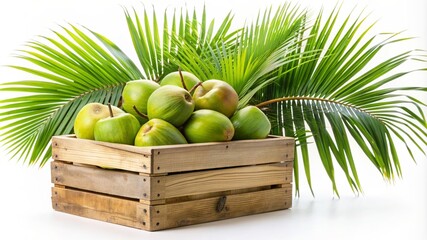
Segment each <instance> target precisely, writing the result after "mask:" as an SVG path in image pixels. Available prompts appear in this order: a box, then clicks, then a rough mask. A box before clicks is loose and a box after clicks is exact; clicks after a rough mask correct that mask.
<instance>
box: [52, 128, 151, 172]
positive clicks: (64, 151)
mask: <svg viewBox="0 0 427 240" xmlns="http://www.w3.org/2000/svg"><path fill="white" fill-rule="evenodd" d="M52 157H53V159H54V160H61V161H66V162H67V161H68V162H74V163H83V164H89V165H94V166H103V167H108V168H116V169H122V170H128V171H134V172H150V171H151V170H150V166H151V152H150V150H149V149H144V148H138V147H135V146H129V145H124V144H115V143H106V142H99V141H92V140H85V139H77V138H75V137H73V136H72V135H71V136H55V137H53V138H52Z"/></svg>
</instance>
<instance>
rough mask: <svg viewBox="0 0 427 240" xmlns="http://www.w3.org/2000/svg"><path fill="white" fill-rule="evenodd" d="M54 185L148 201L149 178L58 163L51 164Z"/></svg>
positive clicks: (130, 173)
mask: <svg viewBox="0 0 427 240" xmlns="http://www.w3.org/2000/svg"><path fill="white" fill-rule="evenodd" d="M51 181H52V183H54V184H59V185H64V186H68V187H73V188H78V189H83V190H89V191H93V192H99V193H105V194H110V195H116V196H122V197H127V198H135V199H140V198H141V199H150V198H151V194H150V193H151V191H150V177H148V176H141V175H139V174H135V173H132V172H125V171H115V170H107V169H102V168H95V167H90V166H85V165H73V164H67V163H63V162H60V161H53V162H52V163H51Z"/></svg>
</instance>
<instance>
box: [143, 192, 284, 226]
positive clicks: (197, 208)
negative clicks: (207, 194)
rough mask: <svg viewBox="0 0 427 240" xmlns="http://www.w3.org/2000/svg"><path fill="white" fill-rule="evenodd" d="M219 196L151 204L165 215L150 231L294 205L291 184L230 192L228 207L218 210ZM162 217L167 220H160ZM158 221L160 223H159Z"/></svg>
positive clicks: (154, 220)
mask: <svg viewBox="0 0 427 240" xmlns="http://www.w3.org/2000/svg"><path fill="white" fill-rule="evenodd" d="M218 200H219V198H218V197H215V198H208V199H201V200H195V201H188V202H181V203H174V204H166V205H158V206H152V208H153V210H152V212H154V211H157V210H158V211H159V213H160V214H163V215H164V216H163V217H161V216H159V218H158V219H156V218H152V219H153V220H152V222H151V227H152V228H151V229H150V230H161V229H167V228H175V227H180V226H186V225H192V224H198V223H204V222H212V221H217V220H222V219H229V218H235V217H241V216H247V215H252V214H258V213H264V212H270V211H275V210H280V209H287V208H289V207H290V206H291V205H292V195H291V184H287V185H286V186H285V187H283V188H275V189H270V190H264V191H257V192H249V193H242V194H235V195H228V196H227V198H226V202H225V207H224V209H223V210H222V211H221V212H219V213H218V212H217V210H216V206H217V204H218ZM161 220H163V221H165V222H161ZM157 222H158V224H157Z"/></svg>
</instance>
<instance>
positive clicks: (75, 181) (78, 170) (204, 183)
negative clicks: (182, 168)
mask: <svg viewBox="0 0 427 240" xmlns="http://www.w3.org/2000/svg"><path fill="white" fill-rule="evenodd" d="M291 166H292V165H291V163H288V162H286V163H278V164H266V165H255V166H247V167H234V168H225V169H216V170H206V171H196V172H188V173H182V174H172V175H166V176H154V177H151V176H149V175H145V174H144V175H138V174H135V173H132V172H125V171H115V170H105V169H102V168H97V167H90V166H87V165H73V164H69V163H64V162H61V161H53V162H52V163H51V181H52V183H54V184H57V185H63V186H68V187H72V188H77V189H82V190H88V191H93V192H99V193H105V194H110V195H116V196H121V197H126V198H134V199H141V200H142V201H144V202H150V201H151V202H152V204H153V205H154V202H156V201H157V200H160V199H165V198H176V197H182V196H191V195H200V194H204V193H215V192H221V191H227V190H233V189H242V188H253V187H258V186H267V185H275V184H284V183H290V182H291V181H292V167H291ZM163 202H164V201H163ZM160 203H162V201H160ZM157 204H158V203H157Z"/></svg>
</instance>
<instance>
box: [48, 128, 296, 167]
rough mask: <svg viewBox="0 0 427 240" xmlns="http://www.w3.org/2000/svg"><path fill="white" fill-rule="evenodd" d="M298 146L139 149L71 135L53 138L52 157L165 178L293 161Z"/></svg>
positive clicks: (278, 142)
mask: <svg viewBox="0 0 427 240" xmlns="http://www.w3.org/2000/svg"><path fill="white" fill-rule="evenodd" d="M294 144H295V142H294V139H293V138H286V137H271V138H267V139H262V140H242V141H231V142H215V143H200V144H181V145H168V146H155V147H135V146H129V145H124V144H113V143H105V142H98V141H92V140H84V139H77V138H75V137H74V136H72V135H69V136H59V137H53V139H52V152H53V154H52V155H53V159H54V160H61V161H66V162H67V161H68V162H76V163H82V164H90V165H95V166H105V167H110V168H117V169H122V170H128V171H134V172H142V173H148V174H165V173H172V172H182V171H194V170H202V169H215V168H223V167H232V166H245V165H254V164H265V163H275V162H283V161H292V160H293V158H294V154H293V152H294ZM106 158H108V159H106Z"/></svg>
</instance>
